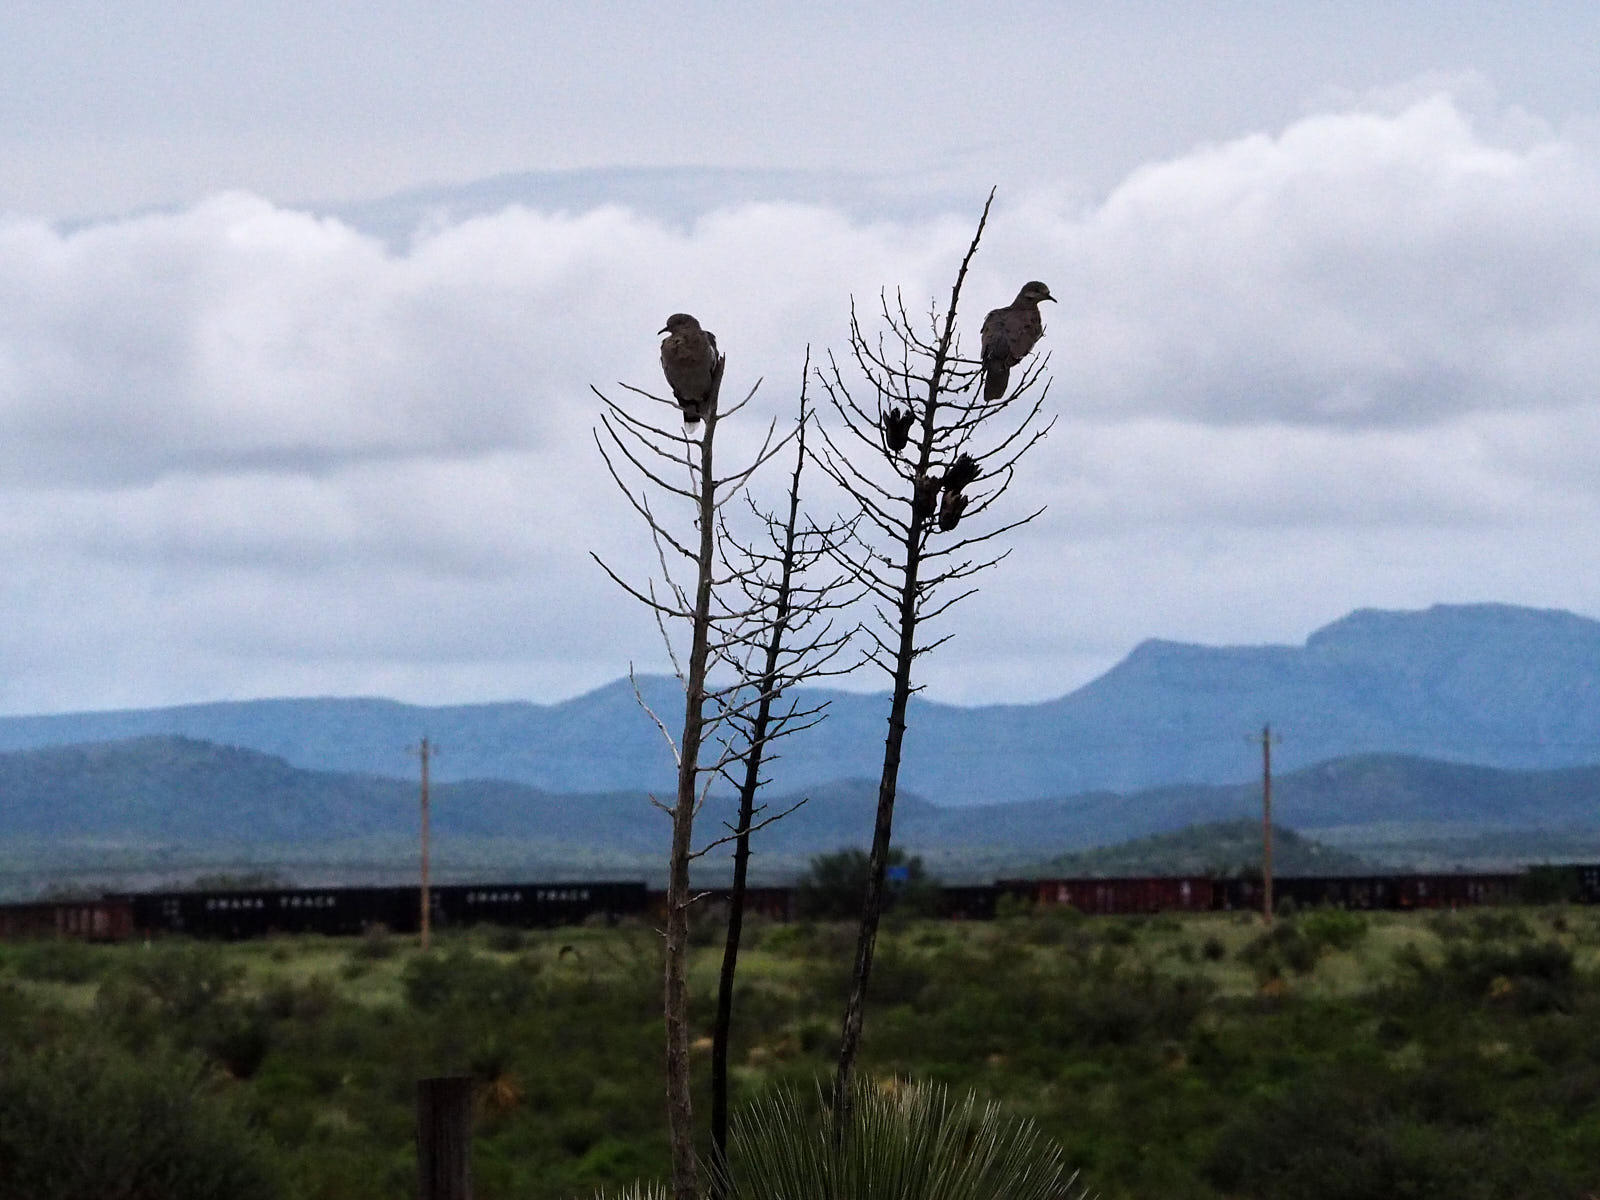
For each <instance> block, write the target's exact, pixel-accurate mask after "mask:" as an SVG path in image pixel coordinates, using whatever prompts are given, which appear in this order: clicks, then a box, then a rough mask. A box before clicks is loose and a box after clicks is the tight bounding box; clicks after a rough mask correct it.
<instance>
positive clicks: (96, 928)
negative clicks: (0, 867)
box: [0, 896, 133, 942]
mask: <svg viewBox="0 0 1600 1200" xmlns="http://www.w3.org/2000/svg"><path fill="white" fill-rule="evenodd" d="M132 933H133V905H132V904H131V903H130V902H129V901H128V899H127V897H125V896H118V897H106V898H103V899H100V900H44V901H39V902H36V903H33V904H6V905H0V938H39V937H70V938H83V939H84V940H86V941H96V942H102V941H118V940H120V939H122V938H125V937H129V936H131V935H132Z"/></svg>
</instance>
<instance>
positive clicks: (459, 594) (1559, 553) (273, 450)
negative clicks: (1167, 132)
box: [0, 92, 1600, 710]
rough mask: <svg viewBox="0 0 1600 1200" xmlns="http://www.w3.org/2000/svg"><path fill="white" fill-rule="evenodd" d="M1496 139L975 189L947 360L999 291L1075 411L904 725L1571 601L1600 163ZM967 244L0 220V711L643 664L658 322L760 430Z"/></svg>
mask: <svg viewBox="0 0 1600 1200" xmlns="http://www.w3.org/2000/svg"><path fill="white" fill-rule="evenodd" d="M1504 124H1505V123H1504V122H1497V121H1495V120H1492V119H1488V118H1483V119H1478V118H1474V117H1472V116H1469V115H1468V114H1467V113H1466V112H1465V111H1464V109H1463V108H1462V106H1460V105H1458V104H1457V103H1455V102H1454V100H1453V99H1452V97H1451V96H1450V95H1449V94H1445V93H1438V92H1430V93H1427V94H1425V95H1422V96H1420V97H1417V98H1415V99H1414V100H1412V101H1410V102H1409V103H1406V104H1403V105H1400V106H1399V107H1394V108H1391V109H1386V110H1380V109H1374V108H1373V107H1371V106H1370V105H1358V106H1355V107H1352V108H1349V109H1346V110H1344V111H1339V112H1327V113H1321V114H1315V115H1311V116H1308V117H1306V118H1305V119H1303V120H1301V121H1298V122H1296V123H1294V124H1293V125H1291V126H1289V127H1288V128H1286V129H1284V130H1283V131H1282V132H1281V133H1279V134H1277V135H1275V136H1267V135H1259V136H1252V137H1247V138H1242V139H1239V140H1236V141H1233V142H1228V143H1223V144H1216V145H1210V146H1205V147H1201V148H1199V149H1197V150H1195V151H1193V152H1192V153H1190V154H1188V155H1185V156H1182V157H1180V158H1177V159H1173V160H1171V161H1167V162H1163V163H1157V164H1151V165H1149V166H1147V167H1146V168H1144V169H1142V170H1140V171H1138V172H1136V173H1134V174H1133V175H1132V176H1130V177H1129V178H1128V179H1127V180H1126V181H1125V182H1124V183H1123V184H1122V185H1121V186H1119V187H1118V188H1116V189H1115V190H1114V191H1112V192H1111V193H1110V194H1109V195H1108V196H1107V197H1106V198H1105V200H1104V201H1103V202H1101V203H1098V204H1094V205H1087V206H1086V205H1084V204H1083V203H1082V202H1079V201H1066V200H1062V199H1060V198H1059V197H1055V196H1052V195H1050V194H1047V193H1043V192H1041V193H1038V194H1034V195H1030V196H1023V197H1020V198H1018V199H1017V200H1015V201H1007V200H1006V198H1004V197H1003V198H1002V204H1001V206H1000V207H999V208H998V209H997V210H996V213H995V215H994V218H993V222H992V228H991V233H990V236H989V237H988V239H987V240H986V244H985V246H984V248H983V250H982V251H981V252H980V256H979V259H978V261H977V264H976V266H975V268H974V272H973V275H972V276H971V278H970V279H969V281H968V288H967V293H966V294H967V305H966V309H965V311H966V317H967V321H966V323H965V324H966V328H967V331H968V336H969V339H970V337H971V336H972V332H973V330H974V329H975V327H976V324H977V321H978V320H979V318H981V315H982V311H983V310H984V309H986V308H988V307H990V306H992V305H994V304H998V303H1002V302H1004V301H1006V300H1009V299H1010V297H1011V296H1012V295H1013V294H1014V293H1015V290H1016V286H1017V284H1018V282H1020V281H1021V280H1023V279H1028V278H1035V277H1037V278H1043V279H1045V280H1046V281H1047V282H1049V283H1050V284H1051V286H1052V288H1053V290H1054V291H1055V292H1056V294H1057V295H1058V296H1059V297H1061V304H1060V306H1059V308H1060V311H1059V312H1057V311H1054V310H1051V311H1050V312H1048V313H1047V315H1046V319H1047V323H1048V326H1049V333H1048V336H1047V338H1046V341H1045V342H1044V343H1043V348H1045V349H1048V350H1049V351H1050V352H1051V354H1052V367H1053V369H1054V372H1055V375H1056V380H1057V382H1056V385H1055V387H1054V389H1053V390H1052V392H1051V400H1052V403H1053V404H1054V405H1055V406H1056V407H1057V408H1058V409H1059V410H1060V412H1061V413H1062V419H1061V421H1060V423H1059V424H1058V425H1057V427H1056V429H1055V430H1054V432H1053V433H1052V435H1051V437H1050V438H1049V439H1048V440H1047V441H1046V442H1045V443H1044V444H1043V445H1042V446H1041V447H1040V449H1039V450H1038V451H1037V452H1036V454H1035V456H1034V457H1033V458H1032V460H1030V461H1029V462H1028V463H1027V464H1025V466H1024V470H1023V474H1022V479H1021V482H1020V484H1019V494H1018V497H1017V501H1018V506H1019V507H1020V506H1022V505H1023V504H1026V503H1027V502H1028V501H1030V500H1038V501H1043V502H1047V503H1048V504H1049V505H1050V506H1051V507H1050V511H1049V512H1048V513H1047V514H1046V516H1045V517H1044V518H1042V519H1041V520H1040V521H1039V522H1037V523H1036V524H1034V525H1033V526H1030V527H1029V528H1028V530H1026V531H1025V532H1024V533H1023V534H1022V535H1021V536H1020V538H1019V544H1020V548H1019V552H1018V553H1017V554H1016V555H1015V556H1014V557H1013V559H1012V561H1010V562H1008V563H1007V564H1005V565H1004V566H1003V567H1001V568H1000V569H999V571H998V572H996V573H995V574H994V575H992V576H991V577H989V579H988V580H987V581H986V583H985V591H984V593H983V594H982V595H981V596H980V597H977V598H975V599H974V600H973V601H971V602H969V603H968V605H967V606H966V607H965V609H964V610H962V611H961V612H960V614H959V615H958V616H957V617H956V618H955V619H954V620H953V621H952V628H953V629H954V630H955V631H956V632H957V635H958V636H957V639H956V640H955V641H954V642H952V643H951V644H950V645H948V646H947V647H945V648H943V649H942V650H941V651H940V653H939V655H937V656H935V660H933V661H930V676H929V677H930V679H931V680H932V681H933V684H934V688H933V690H934V694H936V695H941V696H943V697H946V698H952V699H982V698H988V699H999V698H1005V697H1011V696H1015V695H1031V696H1038V695H1047V694H1051V693H1054V692H1059V691H1062V690H1065V689H1066V688H1067V687H1069V686H1071V685H1073V684H1075V683H1078V682H1082V681H1083V679H1084V678H1085V677H1086V676H1087V674H1088V673H1090V672H1091V671H1092V670H1095V669H1098V668H1101V667H1104V666H1106V665H1108V664H1109V662H1110V661H1111V660H1112V659H1114V658H1115V657H1116V656H1117V655H1119V654H1120V653H1122V652H1124V651H1125V650H1126V649H1127V648H1128V647H1129V646H1131V645H1132V644H1133V642H1135V641H1137V640H1139V639H1140V638H1142V637H1145V636H1151V635H1160V636H1169V637H1201V638H1209V639H1222V640H1244V641H1248V640H1258V639H1262V638H1268V637H1272V638H1298V637H1300V636H1303V635H1304V633H1305V632H1307V631H1308V630H1309V629H1310V628H1311V626H1312V625H1314V624H1316V623H1318V622H1320V621H1322V620H1325V619H1329V618H1332V617H1334V616H1337V615H1339V614H1340V613H1341V612H1342V611H1344V610H1345V609H1346V608H1349V607H1354V606H1357V605H1363V604H1367V605H1370V604H1406V603H1409V604H1426V603H1430V602H1432V601H1435V600H1457V599H1470V598H1496V599H1504V600H1511V601H1527V602H1530V603H1538V604H1548V605H1564V606H1568V607H1580V608H1581V607H1583V606H1584V605H1586V604H1588V603H1589V599H1588V598H1589V597H1590V596H1591V595H1592V588H1591V586H1590V581H1592V578H1593V575H1594V570H1595V567H1596V565H1597V564H1596V563H1595V562H1594V561H1593V555H1594V552H1593V551H1592V550H1591V549H1589V547H1592V546H1594V545H1596V544H1597V542H1600V536H1597V535H1600V481H1597V478H1596V476H1595V474H1594V472H1593V470H1592V466H1591V464H1592V463H1593V461H1594V454H1595V452H1596V451H1597V450H1600V415H1597V412H1600V409H1597V406H1596V405H1595V404H1594V397H1595V395H1596V393H1597V390H1600V389H1597V385H1600V336H1597V334H1600V210H1597V209H1596V208H1595V206H1594V204H1593V202H1592V198H1593V196H1594V195H1595V194H1597V192H1596V184H1597V183H1600V178H1597V177H1600V169H1597V165H1600V160H1597V157H1596V151H1595V149H1594V148H1592V147H1585V146H1584V145H1582V144H1580V143H1578V142H1576V141H1572V140H1569V139H1567V138H1565V136H1564V135H1562V134H1558V133H1555V132H1552V131H1550V130H1549V129H1545V128H1542V127H1540V126H1539V125H1538V124H1537V123H1536V122H1529V121H1518V122H1513V123H1512V124H1513V125H1514V126H1515V130H1514V133H1515V136H1511V135H1505V136H1502V132H1501V130H1502V126H1503V125H1504ZM1486 129H1492V130H1493V131H1494V132H1493V133H1492V134H1491V133H1489V132H1485V130H1486ZM970 236H971V230H970V227H969V225H968V224H967V223H966V222H964V221H961V220H955V219H951V218H941V219H906V220H901V221H883V222H877V223H872V222H864V221H861V220H853V219H851V218H849V217H846V216H844V215H842V214H840V213H838V212H834V211H830V210H828V209H824V208H819V207H814V206H806V205H776V204H761V205H755V204H744V205H738V206H733V207H730V208H727V209H724V210H721V211H716V212H712V213H710V214H709V215H707V216H705V217H703V218H702V219H700V220H699V221H697V222H695V223H694V224H693V225H690V226H686V227H669V226H667V225H664V224H662V223H660V222H657V221H655V220H652V219H650V218H648V217H644V216H640V215H637V214H635V213H632V212H630V211H627V210H624V209H621V208H603V209H598V210H595V211H591V212H586V213H582V214H577V215H565V216H557V215H550V214H544V213H540V212H535V211H531V210H527V209H519V208H512V209H507V210H505V211H501V212H497V213H494V214H491V215H486V216H482V217H478V218H475V219H472V220H469V221H466V222H463V223H461V224H457V225H452V226H448V227H444V228H438V229H432V230H428V231H423V232H420V233H419V234H418V236H417V238H416V239H415V240H414V241H413V242H412V244H411V245H410V246H409V247H407V248H406V249H404V250H396V249H393V248H391V247H389V246H387V245H385V244H384V243H383V242H381V241H379V240H377V239H375V238H372V237H368V236H365V235H363V234H361V233H359V232H357V231H355V230H353V229H351V228H349V227H348V226H346V225H343V224H341V223H339V222H336V221H332V220H327V219H318V218H314V217H312V216H309V215H307V214H304V213H301V212H296V211H293V210H289V209H285V208H282V207H279V206H276V205H274V204H271V203H269V202H267V201H265V200H262V199H259V198H256V197H252V196H248V195H243V194H228V195H220V196H217V197H214V198H212V199H209V200H207V201H205V202H203V203H200V204H197V205H195V206H193V207H191V208H188V209H185V210H183V211H181V212H176V213H171V214H158V215H148V216H143V217H138V218H132V219H127V220H120V221H113V222H107V223H103V224H98V225H94V226H90V227H87V228H83V229H79V230H76V231H72V232H64V231H60V230H56V229H53V228H51V227H49V226H46V225H43V224H41V223H38V222H32V221H27V220H21V219H11V220H8V221H0V434H3V437H0V550H3V551H4V552H5V553H6V554H7V556H8V558H9V559H10V560H11V561H12V562H13V563H15V564H16V568H15V569H14V571H13V572H12V583H13V586H12V588H11V589H10V594H11V595H12V597H13V604H12V609H11V620H10V623H9V626H8V628H7V629H6V630H5V631H4V632H3V633H0V653H4V654H5V656H6V661H7V663H8V672H7V677H6V679H5V681H4V682H3V684H0V707H4V708H9V709H12V710H17V709H26V708H35V707H75V706H80V705H93V704H100V703H134V702H155V701H166V700H177V699H185V698H201V697H205V696H218V695H246V694H253V693H259V692H280V693H281V692H305V691H317V692H351V691H387V692H394V693H397V694H400V695H403V696H405V697H407V698H418V699H428V698H431V699H441V700H444V699H468V698H487V697H491V696H496V695H516V694H521V695H533V696H537V697H540V698H554V697H556V696H559V695H563V694H566V693H568V692H570V691H572V690H574V689H576V688H577V687H580V686H585V685H588V684H594V683H599V682H601V681H603V680H605V679H607V678H610V677H612V676H615V675H617V674H619V673H621V671H622V670H624V669H625V666H626V663H627V661H628V660H629V659H630V658H633V659H637V660H639V661H641V663H644V664H648V665H659V662H660V659H659V654H658V652H657V651H656V650H655V648H654V644H653V633H652V630H651V628H650V625H649V622H648V621H647V620H646V619H644V618H643V616H642V614H639V613H638V612H636V611H635V610H633V609H632V608H631V607H630V605H629V604H628V603H627V602H626V601H625V600H624V599H623V598H621V597H620V596H619V595H618V594H617V592H616V590H615V588H614V587H613V586H612V585H611V584H610V583H609V582H608V581H606V580H605V579H604V577H603V576H602V575H601V573H600V572H599V570H598V568H596V567H595V566H594V565H593V564H592V563H591V562H590V561H589V560H588V557H587V555H588V552H589V550H591V549H594V550H598V551H600V552H601V553H603V554H604V555H606V557H607V558H608V561H616V562H617V563H619V564H620V565H624V566H625V565H627V564H629V563H640V564H643V563H645V562H646V561H647V557H646V554H645V544H644V542H643V538H642V535H641V533H640V531H639V530H638V529H637V528H635V527H634V526H633V525H632V524H631V523H630V515H629V513H628V511H627V510H626V508H625V506H624V504H623V502H622V501H621V499H620V498H619V497H617V496H616V495H615V493H614V491H613V489H612V487H611V484H610V482H609V480H607V479H606V478H605V477H604V474H603V470H602V467H601V464H600V461H599V458H598V455H597V453H596V451H595V449H594V447H593V444H592V441H591V434H590V430H591V427H592V425H593V422H594V419H595V415H596V409H597V402H596V401H595V399H594V397H593V396H592V395H591V394H590V393H589V391H588V388H589V385H590V384H597V385H599V386H601V387H602V388H603V389H604V390H606V391H607V392H608V394H612V395H615V396H618V397H619V398H620V396H621V395H622V393H620V392H618V391H617V389H616V388H615V381H617V380H623V381H627V382H630V383H636V384H640V385H642V386H646V387H651V386H654V384H655V381H656V380H657V378H658V375H657V366H656V362H655V354H656V350H655V345H656V336H655V330H657V329H658V328H659V327H660V324H661V321H662V319H663V318H664V317H665V316H666V314H667V313H669V312H672V311H675V310H678V309H689V310H691V311H694V312H696V313H697V314H698V315H700V316H701V317H702V318H703V319H704V320H705V322H706V324H707V325H708V326H710V327H711V328H713V329H715V330H716V332H717V334H718V336H719V339H720V340H721V342H722V344H723V346H724V348H726V349H727V350H728V352H729V354H730V384H731V385H732V386H734V387H736V388H741V387H744V386H748V384H749V383H751V382H753V381H754V380H755V378H756V377H757V376H765V380H766V382H765V384H764V385H763V388H762V391H761V394H760V398H759V399H758V402H757V404H756V406H755V409H756V413H755V415H757V416H758V417H764V416H768V415H782V414H787V413H788V412H789V410H790V408H791V405H792V398H793V395H794V392H795V389H796V385H797V383H798V378H799V371H800V363H801V359H802V355H803V353H804V348H805V345H806V344H807V342H810V343H812V344H813V346H814V348H816V349H817V350H819V351H820V350H821V349H822V348H824V347H828V346H832V347H835V348H839V347H842V345H843V341H844V338H843V333H844V325H845V319H846V315H847V304H848V301H849V298H850V297H851V296H852V295H854V296H855V297H856V298H857V299H858V300H860V301H861V302H862V303H863V306H864V307H865V306H870V305H872V304H874V303H875V298H876V294H877V291H878V289H879V288H880V287H881V286H885V285H887V286H890V287H894V286H898V287H900V288H901V289H902V290H903V293H904V295H905V297H906V300H907V302H908V304H909V305H911V306H912V307H913V308H914V309H921V308H924V307H925V306H926V304H927V302H928V300H929V299H930V298H934V297H937V298H938V299H939V301H940V302H942V301H943V299H944V297H946V296H947V295H948V286H949V277H950V274H951V272H952V270H953V268H954V265H955V263H956V262H957V261H958V260H959V258H960V255H961V253H962V251H963V250H964V249H965V247H966V243H967V241H968V239H969V238H970ZM755 424H756V422H754V421H752V422H751V426H750V427H747V429H746V430H745V431H743V432H741V433H739V435H738V436H737V437H736V438H735V439H734V441H735V443H736V444H739V445H742V446H744V447H748V446H750V445H751V444H752V439H753V438H754V436H755V433H754V428H753V427H754V426H755ZM730 432H733V430H731V429H730ZM820 490H821V486H820V482H819V481H815V480H814V481H813V485H812V488H811V491H812V492H813V493H816V492H818V491H820ZM1555 531H1559V532H1555ZM877 682H878V681H876V680H870V679H864V680H863V681H862V685H863V686H867V685H869V684H876V683H877Z"/></svg>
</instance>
